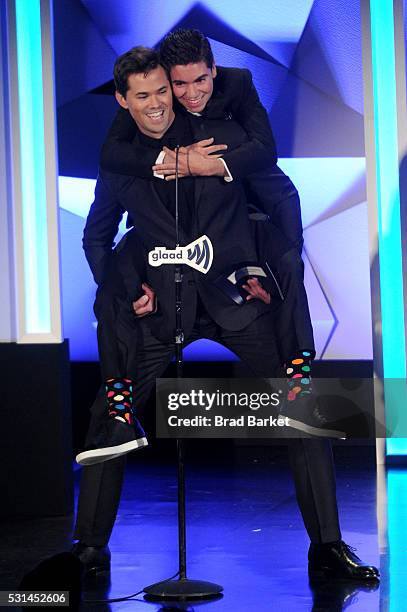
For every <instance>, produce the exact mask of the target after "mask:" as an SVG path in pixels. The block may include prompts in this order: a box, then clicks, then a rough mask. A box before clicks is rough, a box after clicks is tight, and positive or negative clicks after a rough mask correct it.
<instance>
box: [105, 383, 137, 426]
mask: <svg viewBox="0 0 407 612" xmlns="http://www.w3.org/2000/svg"><path fill="white" fill-rule="evenodd" d="M132 383H133V381H132V380H130V378H108V379H107V381H106V384H105V389H106V397H107V403H108V410H109V416H111V417H113V418H117V419H119V420H121V421H125V422H126V423H129V425H132V424H133V415H132V411H131V407H132V404H133V384H132Z"/></svg>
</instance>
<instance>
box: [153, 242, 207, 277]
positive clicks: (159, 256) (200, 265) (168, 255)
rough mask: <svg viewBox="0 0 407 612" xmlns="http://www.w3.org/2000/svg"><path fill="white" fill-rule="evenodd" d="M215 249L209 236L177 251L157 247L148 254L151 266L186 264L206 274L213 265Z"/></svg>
mask: <svg viewBox="0 0 407 612" xmlns="http://www.w3.org/2000/svg"><path fill="white" fill-rule="evenodd" d="M212 261H213V247H212V242H211V241H210V239H209V238H208V236H205V235H204V236H201V237H200V238H197V239H196V240H194V241H193V242H190V243H189V244H187V245H186V246H179V247H177V248H176V249H166V248H165V247H155V249H154V250H153V251H150V252H149V254H148V263H149V264H150V266H154V267H158V266H161V265H162V264H186V265H187V266H189V267H190V268H194V269H195V270H198V272H202V274H206V273H207V272H208V271H209V270H210V268H211V265H212Z"/></svg>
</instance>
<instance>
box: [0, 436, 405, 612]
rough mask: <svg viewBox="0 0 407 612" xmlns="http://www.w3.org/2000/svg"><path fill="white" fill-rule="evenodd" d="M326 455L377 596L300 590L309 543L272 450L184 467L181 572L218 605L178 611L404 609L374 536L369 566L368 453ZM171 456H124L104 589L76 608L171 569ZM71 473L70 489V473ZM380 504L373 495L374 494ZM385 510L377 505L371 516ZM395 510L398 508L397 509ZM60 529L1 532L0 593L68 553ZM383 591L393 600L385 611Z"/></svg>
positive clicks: (395, 576) (23, 524)
mask: <svg viewBox="0 0 407 612" xmlns="http://www.w3.org/2000/svg"><path fill="white" fill-rule="evenodd" d="M208 449H210V445H208ZM335 451H336V464H337V482H338V499H339V510H340V519H341V525H342V531H343V539H344V540H345V541H346V542H347V543H348V544H350V545H351V546H355V547H357V549H358V554H359V556H360V557H361V558H363V559H364V560H368V561H369V562H371V563H373V564H375V565H379V566H380V568H381V573H382V576H383V578H382V583H381V586H380V588H378V589H373V590H372V589H368V588H362V587H358V586H357V585H356V586H355V587H354V588H352V586H350V585H349V584H339V585H332V584H330V585H327V586H325V587H323V588H321V589H319V590H313V589H312V588H311V587H310V585H309V582H308V577H307V550H308V538H307V534H306V532H305V529H304V527H303V524H302V520H301V517H300V514H299V511H298V508H297V504H296V500H295V495H294V490H293V484H292V481H291V476H290V472H289V469H288V467H287V465H286V458H285V452H284V449H282V448H281V449H277V450H276V449H275V450H274V451H273V453H271V454H270V453H267V452H266V453H262V452H260V451H257V450H256V449H255V448H254V447H252V448H250V449H245V450H244V452H239V453H237V455H236V457H235V458H233V460H231V461H230V462H227V464H226V465H225V464H223V465H217V464H216V462H213V461H212V462H211V461H209V465H206V466H205V467H203V466H202V465H199V464H197V463H196V462H193V464H192V465H190V466H189V468H188V470H187V474H188V478H187V518H188V526H187V546H188V548H187V553H188V554H187V557H188V574H189V577H190V578H197V579H203V580H209V581H213V582H217V583H220V584H222V585H223V587H224V596H223V598H222V599H220V600H218V601H213V602H205V603H202V604H201V603H195V604H190V605H189V607H187V606H184V607H180V606H179V609H188V610H193V609H196V608H198V607H202V608H207V609H208V610H214V611H217V610H219V611H225V612H226V611H227V612H229V611H234V612H236V611H241V610H242V611H243V610H253V611H256V612H263V611H264V612H266V611H270V610H278V611H280V610H287V611H288V612H296V611H301V612H302V611H304V610H314V611H316V610H318V611H321V610H329V611H331V610H343V609H345V607H346V608H347V609H348V608H351V609H352V610H354V611H355V612H356V611H361V612H362V611H363V612H368V611H370V610H377V611H378V610H379V609H380V610H391V609H394V610H397V612H399V611H401V610H404V609H407V607H406V608H403V605H406V604H405V603H404V602H405V599H404V598H402V597H403V596H402V591H403V589H402V588H401V586H402V582H403V581H404V579H405V576H404V575H403V573H404V569H403V565H400V566H399V567H397V566H394V560H393V563H392V573H391V576H392V581H391V582H390V580H389V571H388V570H389V563H390V555H388V554H387V553H386V541H387V539H386V537H385V536H386V533H383V529H382V530H381V531H382V532H381V536H380V537H381V542H382V549H383V551H384V552H383V554H382V555H381V557H379V545H378V528H377V518H376V512H377V505H376V491H377V475H376V468H375V465H374V449H373V448H364V447H360V448H357V447H351V448H349V447H348V448H347V447H346V446H342V447H340V448H336V449H335ZM173 459H174V456H173V455H172V456H171V457H169V459H168V463H169V464H170V465H168V464H167V465H163V463H162V462H157V461H156V460H153V461H146V460H145V459H144V460H143V461H142V460H141V459H139V460H138V459H137V454H135V455H134V456H133V457H131V460H130V461H129V464H128V468H127V475H126V481H125V487H124V493H123V497H122V501H121V505H120V510H119V515H118V519H117V522H116V525H115V528H114V531H113V535H112V539H111V542H110V548H111V551H112V574H111V581H110V584H105V585H103V586H101V587H100V588H90V587H88V588H87V590H86V591H85V593H84V598H85V599H87V600H91V599H101V598H104V597H109V598H116V597H121V596H125V595H129V594H131V593H134V592H136V591H139V590H140V589H141V588H142V587H143V586H146V585H148V584H151V583H153V582H156V581H159V580H163V579H165V578H168V577H169V576H171V575H173V574H174V573H175V572H176V571H177V569H178V567H177V563H178V556H177V555H178V552H177V551H178V548H177V530H176V525H177V523H176V521H177V505H176V492H177V489H176V475H175V467H174V461H173ZM395 474H396V476H397V478H400V477H404V481H405V479H406V478H407V473H405V472H404V471H403V470H397V471H396V472H395ZM76 476H77V478H76V481H77V483H76V488H77V486H78V480H79V472H77V473H76ZM396 486H399V485H396ZM404 486H405V485H404ZM383 495H384V494H383V492H381V493H380V496H381V497H382V496H383ZM381 501H382V502H383V499H382V500H381ZM388 501H391V500H388ZM396 501H397V500H396V499H394V500H393V502H394V504H395V506H396V505H397V507H398V508H400V503H396ZM399 501H400V500H399ZM393 502H392V503H393ZM384 506H385V504H384ZM384 506H383V503H381V504H379V508H382V509H383V507H384ZM404 506H405V502H404V503H403V504H401V507H402V508H403V507H404ZM391 512H392V511H391V509H390V508H387V513H386V512H384V513H383V512H382V510H380V513H381V515H383V516H385V515H387V516H388V518H389V529H394V527H391V524H392V523H391V521H393V523H397V521H395V519H394V515H393V518H391V516H392V515H391ZM404 514H405V508H404ZM402 518H403V520H402V522H401V523H398V524H400V525H401V528H402V530H403V531H405V524H406V523H405V520H404V519H405V516H404V517H402ZM383 520H385V519H383V517H382V518H381V521H383ZM71 530H72V517H68V518H66V517H65V518H64V517H62V518H61V517H59V518H48V519H46V518H44V519H37V520H28V519H26V520H19V521H7V522H5V523H3V524H2V526H1V538H0V539H1V563H0V584H1V589H2V590H5V589H12V588H16V586H17V585H18V583H19V580H20V579H21V577H22V576H23V575H24V573H25V572H27V571H28V570H30V569H31V568H32V567H33V566H34V565H35V564H36V563H38V561H40V560H41V559H44V558H45V557H48V556H50V555H52V554H55V553H56V552H60V551H61V550H68V549H69V545H70V534H71ZM385 531H386V530H385ZM402 537H405V536H402ZM390 540H391V538H390ZM396 540H397V541H398V544H397V542H396ZM394 542H396V543H395V544H394V545H395V546H396V544H397V546H398V545H399V544H400V541H399V539H397V538H396V539H395V540H394ZM390 543H391V542H390ZM399 581H400V600H399V603H397V600H396V599H397V593H398V589H397V584H398V583H399ZM389 593H392V603H391V605H390V604H389ZM393 596H394V597H396V599H394V597H393ZM137 599H141V598H140V597H139V598H137ZM13 609H14V610H16V608H13ZM81 609H83V610H95V611H99V612H100V611H102V610H112V611H113V612H116V611H118V610H123V611H124V610H148V609H150V610H167V611H169V610H174V609H177V608H176V606H174V607H169V606H167V607H165V606H164V605H163V606H161V605H159V604H157V603H154V604H152V603H146V602H144V601H134V600H133V601H128V602H120V603H112V604H109V605H108V604H106V605H103V604H102V605H101V604H98V605H96V604H90V603H87V604H85V603H83V604H82V608H81Z"/></svg>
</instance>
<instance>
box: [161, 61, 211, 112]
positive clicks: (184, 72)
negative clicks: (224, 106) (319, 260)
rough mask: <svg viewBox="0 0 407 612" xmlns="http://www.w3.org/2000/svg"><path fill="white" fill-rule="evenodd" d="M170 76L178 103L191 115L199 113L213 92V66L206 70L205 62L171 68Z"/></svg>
mask: <svg viewBox="0 0 407 612" xmlns="http://www.w3.org/2000/svg"><path fill="white" fill-rule="evenodd" d="M170 76H171V84H172V90H173V92H174V96H175V97H176V98H177V100H178V102H179V103H180V104H182V106H184V107H185V108H186V109H187V110H188V111H190V112H192V113H201V112H202V111H203V109H204V108H205V106H206V105H207V103H208V101H209V99H210V97H211V95H212V92H213V79H214V78H215V77H216V66H215V64H214V65H213V66H212V68H208V66H207V65H206V63H205V62H198V63H196V64H186V66H181V65H177V66H173V67H172V68H171V75H170Z"/></svg>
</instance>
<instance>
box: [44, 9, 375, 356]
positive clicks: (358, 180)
mask: <svg viewBox="0 0 407 612" xmlns="http://www.w3.org/2000/svg"><path fill="white" fill-rule="evenodd" d="M54 20H55V65H56V91H57V105H58V143H59V171H60V175H61V179H60V205H61V234H62V236H61V239H62V285H63V307H64V310H63V318H64V328H65V336H66V337H69V339H70V344H71V355H72V358H73V359H97V352H96V342H95V325H94V317H93V314H92V303H93V297H94V291H95V286H94V284H93V281H92V279H91V275H90V272H89V271H88V268H87V264H86V261H85V259H84V256H83V253H82V249H81V236H82V231H83V225H84V219H85V218H86V215H87V212H88V209H89V206H90V203H91V201H92V190H93V186H94V181H95V179H96V176H97V166H98V156H99V149H100V146H101V144H102V142H103V139H104V136H105V133H106V131H107V129H108V127H109V125H110V122H111V120H112V118H113V116H114V113H115V111H116V103H115V101H114V99H113V97H110V96H105V95H95V94H93V93H89V92H91V91H92V90H93V89H95V88H96V87H98V86H100V85H103V84H104V83H106V82H108V81H110V80H111V77H112V66H113V63H114V61H115V59H116V57H117V55H119V54H121V53H123V52H124V51H126V50H127V49H128V48H130V47H131V46H134V45H136V44H143V45H146V46H153V45H155V44H156V43H157V42H158V41H159V40H160V39H161V38H162V37H163V36H165V34H167V32H168V31H170V30H172V29H174V28H176V27H180V26H184V27H197V28H199V29H201V30H202V31H203V32H204V33H205V34H206V35H207V36H208V37H209V38H210V40H211V44H212V47H213V51H214V55H215V60H216V62H217V63H218V64H220V65H226V66H239V67H246V68H249V69H250V70H251V71H252V74H253V79H254V83H255V85H256V87H257V89H258V91H259V94H260V97H261V100H262V102H263V104H264V106H265V107H266V108H267V111H268V113H269V118H270V122H271V125H272V127H273V131H274V134H275V137H276V141H277V145H278V152H279V157H280V162H279V163H280V165H281V167H282V169H283V170H284V171H285V172H286V173H287V174H289V176H290V177H291V178H292V180H293V182H294V183H295V185H296V186H297V188H298V190H299V192H300V196H301V202H302V215H303V224H304V229H305V232H304V235H305V249H304V260H305V266H306V285H307V290H308V297H309V301H310V307H311V314H312V318H313V323H314V330H315V336H316V343H317V348H318V356H319V357H322V358H324V359H371V358H372V342H371V311H370V288H369V257H368V232H367V204H366V189H365V159H364V138H363V89H362V53H361V29H360V15H359V2H358V0H346V1H344V2H340V1H339V0H316V1H315V2H312V1H311V0H258V1H257V2H256V3H250V4H249V3H247V1H239V0H222V2H218V1H215V0H206V1H205V2H199V3H197V2H193V1H191V0H177V2H173V1H171V0H138V1H137V2H133V1H131V0H103V2H100V1H99V0H82V1H80V0H57V1H56V2H55V3H54ZM66 177H71V178H72V179H73V178H75V179H81V180H79V181H78V180H76V181H73V180H69V179H68V178H66ZM89 179H90V180H89ZM206 345H207V343H205V342H203V341H201V342H200V343H197V346H196V345H195V346H193V347H191V348H190V349H188V351H187V356H188V354H189V357H190V358H194V359H196V358H201V359H202V358H206V359H210V358H213V359H221V358H230V355H231V354H230V353H228V351H226V350H224V349H222V348H221V347H219V348H216V354H215V353H214V352H213V350H214V349H213V347H214V345H213V344H212V349H211V350H212V352H211V353H210V354H209V355H208V354H206V355H205V351H203V348H205V346H206Z"/></svg>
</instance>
